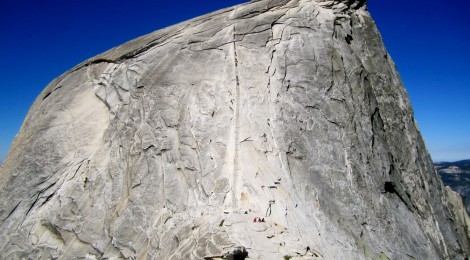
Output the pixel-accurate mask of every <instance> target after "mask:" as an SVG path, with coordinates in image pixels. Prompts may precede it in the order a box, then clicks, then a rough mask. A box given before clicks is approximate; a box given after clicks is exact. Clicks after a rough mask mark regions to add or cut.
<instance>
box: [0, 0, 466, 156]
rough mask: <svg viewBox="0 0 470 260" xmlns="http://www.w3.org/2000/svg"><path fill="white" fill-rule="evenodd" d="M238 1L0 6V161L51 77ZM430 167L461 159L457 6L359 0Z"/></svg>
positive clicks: (460, 10) (462, 72)
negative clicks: (400, 85) (407, 102)
mask: <svg viewBox="0 0 470 260" xmlns="http://www.w3.org/2000/svg"><path fill="white" fill-rule="evenodd" d="M243 2H246V1H240V0H228V1H224V2H223V3H222V2H221V1H213V2H212V1H201V2H195V1H183V2H181V1H180V2H179V3H178V5H176V4H174V3H170V2H164V1H162V2H160V1H139V2H135V1H133V2H130V1H127V2H126V1H109V0H104V1H99V2H96V1H89V0H84V1H80V2H72V1H70V2H64V1H58V0H49V1H44V2H37V1H32V0H24V1H21V0H20V1H13V0H4V1H2V2H0V35H2V41H0V48H1V50H2V52H3V53H2V59H1V60H0V71H1V72H0V75H1V77H0V86H1V87H2V90H3V91H4V93H3V95H2V96H1V98H0V162H3V159H4V158H5V156H6V154H7V152H8V149H9V147H10V145H11V142H12V140H13V138H14V136H15V135H16V134H17V132H18V131H19V128H20V126H21V123H22V122H23V120H24V118H25V116H26V114H27V112H28V109H29V107H30V106H31V104H32V103H33V101H34V99H35V98H36V97H37V96H38V95H39V93H40V92H41V91H42V90H43V89H44V88H45V87H46V86H47V84H48V83H49V82H51V81H52V80H53V79H54V78H56V77H58V76H60V75H61V74H62V73H64V72H66V71H67V70H69V69H70V68H72V67H74V66H75V65H77V64H79V63H80V62H82V61H84V60H86V59H88V58H91V57H93V56H95V55H97V54H99V53H102V52H104V51H107V50H108V49H111V48H113V47H116V46H118V45H120V44H122V43H124V42H126V41H129V40H132V39H134V38H136V37H139V36H142V35H144V34H147V33H150V32H152V31H155V30H158V29H161V28H163V27H166V26H170V25H173V24H175V23H178V22H181V21H184V20H187V19H191V18H194V17H196V16H199V15H203V14H206V13H208V12H211V11H216V10H219V9H221V8H224V7H229V6H232V5H235V4H238V3H243ZM368 6H369V7H368V8H369V10H370V12H371V14H372V17H373V18H374V20H375V22H376V24H377V26H378V28H379V31H380V32H381V34H382V37H383V40H384V42H385V45H386V47H387V50H388V52H389V53H390V55H391V57H392V59H393V60H394V61H395V63H396V65H397V68H398V71H399V73H400V75H401V77H402V80H403V82H404V85H405V87H406V89H407V91H408V94H409V96H410V99H411V103H412V105H413V109H414V111H415V118H416V121H417V122H418V126H419V128H420V130H421V133H422V134H423V136H424V139H425V141H426V144H427V148H428V150H429V152H430V154H431V156H432V158H433V160H434V161H457V160H463V159H469V158H470V135H469V134H468V133H469V132H470V113H469V112H470V102H469V100H470V88H469V86H470V79H469V77H468V76H467V69H468V68H469V67H470V66H469V65H470V64H469V63H470V50H469V49H468V47H467V46H470V34H469V33H468V30H469V28H470V22H469V21H468V19H467V18H466V10H467V7H469V6H470V4H469V3H468V2H466V1H463V0H457V1H454V2H453V4H452V5H450V4H447V5H445V4H442V1H437V0H431V1H427V2H426V4H422V3H419V2H409V1H406V2H405V1H404V0H398V1H388V2H384V1H374V0H371V1H369V3H368Z"/></svg>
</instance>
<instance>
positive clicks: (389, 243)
mask: <svg viewBox="0 0 470 260" xmlns="http://www.w3.org/2000/svg"><path fill="white" fill-rule="evenodd" d="M364 2H365V1H352V0H349V1H320V0H316V1H312V0H309V1H307V0H290V1H289V0H271V1H269V0H261V1H254V2H250V3H247V4H243V5H239V6H236V7H233V8H228V9H224V10H221V11H219V12H215V13H212V14H208V15H205V16H202V17H199V18H196V19H193V20H190V21H187V22H184V23H181V24H178V25H175V26H172V27H169V28H166V29H163V30H160V31H156V32H154V33H151V34H149V35H146V36H143V37H141V38H138V39H136V40H133V41H130V42H128V43H126V44H124V45H121V46H119V47H116V48H114V49H112V50H110V51H108V52H106V53H103V54H101V55H99V56H97V57H95V58H92V59H90V60H87V61H85V62H84V63H82V64H80V65H78V66H77V67H75V68H73V69H72V70H70V71H68V72H67V73H65V74H64V75H62V76H60V77H59V78H58V79H56V80H54V81H53V82H52V83H51V84H50V85H49V86H48V87H47V88H46V89H45V90H44V91H43V93H42V94H41V95H40V96H39V97H38V98H37V100H36V101H35V103H34V104H33V106H32V108H31V110H30V112H29V114H28V115H27V118H26V120H25V122H24V124H23V126H22V128H21V131H20V133H19V135H18V137H17V138H16V140H15V141H14V143H13V145H12V148H11V150H10V153H9V155H8V157H7V158H6V160H5V162H4V164H3V166H2V168H1V169H0V198H1V204H0V237H1V239H0V252H1V253H0V254H1V258H3V259H18V258H23V257H29V258H33V259H38V258H57V257H58V258H61V259H73V258H88V259H95V258H110V259H111V258H112V259H117V258H130V259H201V258H204V257H216V256H218V257H221V256H223V255H224V254H226V253H227V252H232V251H233V250H234V248H236V247H237V246H244V247H245V249H246V251H247V252H248V254H249V257H250V258H255V259H256V258H264V259H280V258H282V257H284V256H296V257H299V258H306V259H312V258H325V259H369V258H371V259H378V258H381V257H382V258H385V257H388V258H390V259H408V258H416V259H444V258H451V259H462V258H463V257H464V256H465V255H468V254H469V252H470V246H469V245H470V243H469V240H468V222H467V226H465V224H464V222H465V221H468V218H465V217H466V216H463V215H462V214H466V213H465V210H463V208H462V203H461V201H460V200H459V199H458V197H455V194H453V193H452V192H451V191H450V190H447V191H446V190H445V189H444V187H443V185H442V183H441V181H440V180H439V176H438V175H437V173H436V171H435V169H434V167H433V165H432V162H431V159H430V157H429V155H428V153H427V151H426V148H425V145H424V142H423V140H422V138H421V136H420V133H419V131H418V129H417V127H416V124H415V121H414V119H413V113H412V109H411V106H410V102H409V99H408V97H407V94H406V92H405V89H404V87H403V86H402V83H401V81H400V79H399V76H398V74H397V71H396V69H395V66H394V64H393V62H392V61H391V59H390V57H389V56H388V55H387V52H386V50H385V48H384V46H383V43H382V41H381V38H380V35H379V32H378V31H377V28H376V27H375V25H374V22H373V20H372V19H371V17H370V15H369V13H368V12H367V10H366V7H365V5H364ZM255 217H262V218H263V217H264V219H265V222H261V223H259V222H256V223H254V222H253V219H254V218H255ZM307 247H308V248H309V249H310V250H307Z"/></svg>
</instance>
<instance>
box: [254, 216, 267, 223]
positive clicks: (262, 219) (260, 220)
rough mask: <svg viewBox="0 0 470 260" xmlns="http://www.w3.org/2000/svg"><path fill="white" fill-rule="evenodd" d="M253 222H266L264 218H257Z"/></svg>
mask: <svg viewBox="0 0 470 260" xmlns="http://www.w3.org/2000/svg"><path fill="white" fill-rule="evenodd" d="M253 222H265V221H264V218H259V217H255V218H254V219H253Z"/></svg>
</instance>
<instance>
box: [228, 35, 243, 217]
mask: <svg viewBox="0 0 470 260" xmlns="http://www.w3.org/2000/svg"><path fill="white" fill-rule="evenodd" d="M232 33H233V34H232V37H233V42H232V51H233V55H232V56H233V57H232V58H233V71H234V76H235V89H234V92H235V97H234V104H233V105H234V106H235V107H234V109H233V146H234V147H233V169H232V176H231V183H230V184H231V200H232V201H231V206H232V207H233V208H236V207H237V206H238V201H239V199H238V192H239V191H240V182H241V172H240V140H239V139H240V106H241V103H240V75H239V72H238V54H237V41H236V38H235V36H236V33H235V26H233V29H232Z"/></svg>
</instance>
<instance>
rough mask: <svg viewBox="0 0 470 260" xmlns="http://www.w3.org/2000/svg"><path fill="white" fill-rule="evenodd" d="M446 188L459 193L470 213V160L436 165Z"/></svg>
mask: <svg viewBox="0 0 470 260" xmlns="http://www.w3.org/2000/svg"><path fill="white" fill-rule="evenodd" d="M434 166H435V167H436V170H437V171H438V172H439V175H440V176H441V178H442V181H443V182H444V184H445V185H446V186H449V187H451V188H452V190H454V191H456V192H458V193H459V194H460V195H461V196H462V197H463V200H464V202H465V206H466V207H467V212H469V213H470V160H461V161H456V162H437V163H434Z"/></svg>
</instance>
